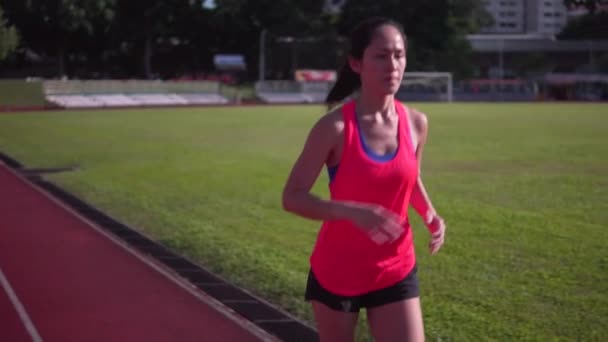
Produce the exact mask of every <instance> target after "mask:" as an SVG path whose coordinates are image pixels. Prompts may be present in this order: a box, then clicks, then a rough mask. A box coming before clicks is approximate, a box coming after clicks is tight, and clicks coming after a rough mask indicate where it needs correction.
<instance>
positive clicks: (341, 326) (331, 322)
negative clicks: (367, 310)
mask: <svg viewBox="0 0 608 342" xmlns="http://www.w3.org/2000/svg"><path fill="white" fill-rule="evenodd" d="M310 302H311V303H312V309H313V312H314V315H315V321H316V323H317V330H318V332H319V338H320V341H321V342H326V341H327V342H330V341H331V342H333V341H336V342H352V341H354V338H355V328H356V326H357V320H358V318H359V313H358V312H342V311H336V310H333V309H331V308H330V307H328V306H327V305H325V304H323V303H321V302H319V301H316V300H311V301H310Z"/></svg>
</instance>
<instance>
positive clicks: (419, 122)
mask: <svg viewBox="0 0 608 342" xmlns="http://www.w3.org/2000/svg"><path fill="white" fill-rule="evenodd" d="M411 113H412V114H413V115H412V121H413V124H414V130H415V132H416V139H417V144H416V159H417V160H418V168H419V172H418V179H417V180H416V184H415V185H414V189H413V191H412V198H411V204H412V207H413V208H414V210H416V212H417V213H418V215H420V217H422V219H423V220H424V224H425V225H426V227H427V228H428V230H429V231H430V232H431V234H432V239H431V242H430V244H429V248H430V250H431V254H435V253H437V251H438V250H439V249H440V248H441V246H442V245H443V242H444V238H445V229H446V225H445V223H444V221H443V218H441V216H439V215H438V214H437V211H436V210H435V208H434V207H433V204H432V203H431V200H430V198H429V195H428V194H427V192H426V189H425V188H424V183H423V182H422V174H421V170H422V166H421V165H422V151H423V150H424V145H425V143H426V139H427V137H428V131H429V130H428V126H429V125H428V119H427V117H426V115H425V114H424V113H421V112H418V111H416V110H411Z"/></svg>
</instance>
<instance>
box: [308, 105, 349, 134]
mask: <svg viewBox="0 0 608 342" xmlns="http://www.w3.org/2000/svg"><path fill="white" fill-rule="evenodd" d="M314 129H317V130H321V131H323V132H325V133H333V134H341V133H342V132H343V131H344V115H343V114H342V106H339V107H337V108H333V109H332V110H330V111H329V112H327V113H325V114H324V115H323V116H321V118H319V120H318V121H317V123H316V124H315V127H314Z"/></svg>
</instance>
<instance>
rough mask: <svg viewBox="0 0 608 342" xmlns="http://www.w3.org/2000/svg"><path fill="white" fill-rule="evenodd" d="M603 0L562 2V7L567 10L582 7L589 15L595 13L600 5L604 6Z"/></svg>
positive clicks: (566, 0) (568, 0)
mask: <svg viewBox="0 0 608 342" xmlns="http://www.w3.org/2000/svg"><path fill="white" fill-rule="evenodd" d="M605 2H606V1H605V0H564V5H566V7H567V8H573V7H578V6H584V7H585V8H586V9H587V10H588V11H589V12H590V13H591V14H593V13H595V10H596V9H597V8H598V7H599V6H600V5H602V4H605Z"/></svg>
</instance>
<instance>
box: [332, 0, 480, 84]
mask: <svg viewBox="0 0 608 342" xmlns="http://www.w3.org/2000/svg"><path fill="white" fill-rule="evenodd" d="M369 16H385V17H389V18H392V19H394V20H396V21H397V22H399V23H401V25H402V26H403V28H404V30H405V33H406V35H407V36H408V41H409V43H408V44H409V45H408V46H409V51H408V68H409V69H410V70H417V71H442V70H451V71H453V72H454V73H455V74H456V75H455V76H456V77H463V76H468V75H469V74H470V73H471V71H472V69H471V66H470V62H469V61H468V58H469V56H470V52H471V48H470V46H469V43H468V41H466V39H465V35H466V34H469V33H474V32H476V31H477V30H478V28H479V27H480V26H481V25H487V24H488V23H489V22H488V20H490V19H488V18H489V16H488V15H487V13H486V12H485V10H484V7H483V4H482V2H481V1H480V0H466V1H449V0H426V1H414V2H412V1H407V0H387V1H377V0H351V1H348V2H347V3H346V4H345V6H344V8H343V12H342V15H341V17H340V23H339V29H340V32H341V33H342V34H346V33H348V32H349V31H350V30H351V29H352V28H353V27H354V26H355V25H356V24H357V23H358V22H360V21H361V20H363V19H365V18H367V17H369Z"/></svg>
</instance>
